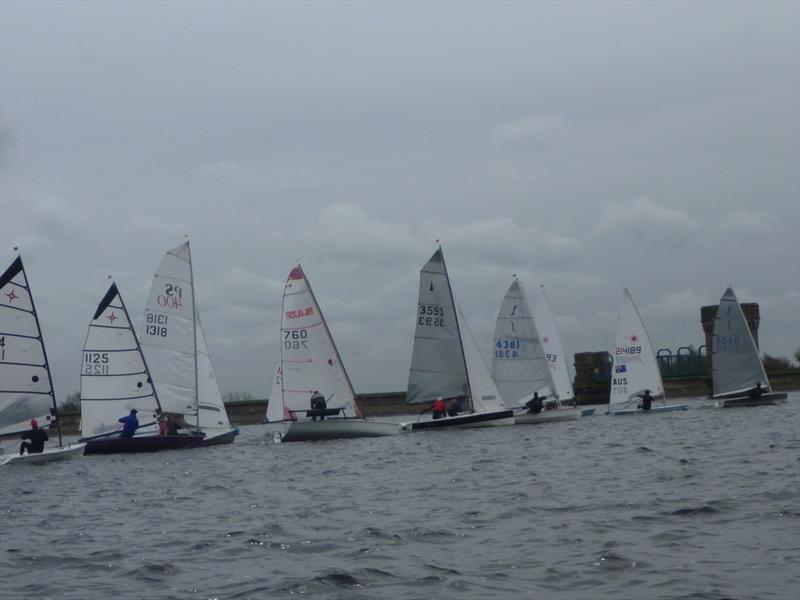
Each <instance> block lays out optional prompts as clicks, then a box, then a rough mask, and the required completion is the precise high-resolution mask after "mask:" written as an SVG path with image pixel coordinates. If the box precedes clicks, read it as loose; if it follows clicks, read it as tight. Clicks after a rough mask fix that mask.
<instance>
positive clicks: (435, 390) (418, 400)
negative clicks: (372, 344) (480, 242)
mask: <svg viewBox="0 0 800 600" xmlns="http://www.w3.org/2000/svg"><path fill="white" fill-rule="evenodd" d="M437 399H442V400H444V401H446V402H447V401H450V402H451V403H460V404H462V407H463V408H469V409H470V410H469V412H466V413H464V414H458V415H454V416H446V417H443V418H439V419H433V418H428V419H424V420H423V419H422V413H420V418H419V420H417V421H414V422H409V423H403V425H402V426H403V429H406V430H409V431H417V430H420V429H439V428H444V427H486V426H492V425H511V424H513V423H514V411H513V410H511V409H508V408H506V407H505V405H504V404H503V398H502V396H501V395H500V392H499V391H498V389H497V386H496V385H495V383H494V381H493V380H492V377H491V375H490V374H489V370H488V369H487V368H486V363H484V362H483V357H482V356H481V354H480V351H479V350H478V346H477V344H476V343H475V339H474V338H473V337H472V332H471V331H470V329H469V326H468V325H467V321H466V319H465V318H464V315H463V313H462V312H461V308H460V307H457V306H456V303H455V301H454V299H453V293H452V290H451V288H450V279H449V277H448V275H447V266H446V265H445V262H444V255H443V253H442V248H441V246H440V247H439V248H438V249H437V250H436V252H434V253H433V256H432V257H431V258H430V260H429V261H428V262H427V263H426V264H425V266H424V267H423V268H422V270H421V271H420V281H419V302H418V306H417V326H416V332H415V335H414V349H413V351H412V354H411V371H410V373H409V378H408V391H407V393H406V402H407V403H408V404H411V405H418V404H428V405H430V404H431V403H432V402H433V401H434V400H437ZM464 404H466V405H467V406H466V407H465V406H463V405H464ZM423 412H426V411H423Z"/></svg>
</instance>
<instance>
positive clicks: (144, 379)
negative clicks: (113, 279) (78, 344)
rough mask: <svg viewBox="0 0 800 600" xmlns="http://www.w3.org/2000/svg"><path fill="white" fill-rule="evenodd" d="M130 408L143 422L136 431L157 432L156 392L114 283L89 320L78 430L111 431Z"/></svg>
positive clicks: (84, 432)
mask: <svg viewBox="0 0 800 600" xmlns="http://www.w3.org/2000/svg"><path fill="white" fill-rule="evenodd" d="M132 408H135V409H136V410H137V411H138V413H139V414H138V417H139V422H140V423H141V426H142V428H141V429H139V430H137V433H141V432H147V431H151V432H155V426H154V424H155V422H156V421H157V419H158V415H159V413H160V405H159V402H158V396H157V395H156V391H155V388H154V387H153V382H152V379H151V378H150V373H149V372H148V369H147V363H146V362H145V359H144V356H143V354H142V348H141V346H140V345H139V340H138V339H137V337H136V332H135V331H134V329H133V326H132V325H131V322H130V317H129V315H128V310H127V309H126V308H125V303H124V302H123V301H122V296H120V294H119V290H118V289H117V285H116V284H115V283H112V284H111V287H109V289H108V292H106V294H105V296H103V299H102V300H101V301H100V303H99V304H98V306H97V310H96V311H95V313H94V316H93V317H92V320H91V321H90V322H89V330H88V331H87V333H86V341H85V343H84V345H83V362H82V363H81V435H82V436H83V437H91V436H95V435H98V434H103V433H110V432H113V431H115V430H116V429H117V428H119V426H120V425H119V423H118V422H117V420H118V419H119V418H120V417H124V416H126V415H127V414H128V413H129V412H130V410H131V409H132ZM148 425H149V426H150V427H149V428H148V427H146V426H148Z"/></svg>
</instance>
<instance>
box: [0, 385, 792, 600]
mask: <svg viewBox="0 0 800 600" xmlns="http://www.w3.org/2000/svg"><path fill="white" fill-rule="evenodd" d="M702 404H703V402H699V401H698V402H693V403H692V405H691V410H689V411H686V412H679V413H665V414H659V415H656V414H653V415H646V416H644V415H643V416H638V415H637V416H631V417H607V416H603V415H598V416H594V417H588V418H584V419H581V420H580V421H576V422H573V423H554V424H548V425H542V426H515V427H498V428H492V429H484V430H478V429H475V430H463V431H430V432H423V433H414V434H407V435H402V436H396V437H392V438H378V439H358V440H341V441H335V442H320V443H313V444H312V443H294V444H279V445H274V444H273V443H272V439H271V436H270V435H268V434H267V431H266V428H265V427H264V426H255V425H253V426H247V427H243V428H242V435H241V436H240V438H239V439H238V440H237V442H236V444H234V445H232V446H224V447H216V448H208V449H195V450H182V451H181V450H178V451H173V452H162V453H157V454H150V455H127V456H124V455H119V456H90V457H84V458H81V459H78V460H75V461H71V462H64V463H61V464H58V463H52V464H49V465H45V466H38V467H37V466H33V465H30V466H18V467H5V468H4V470H3V471H2V472H0V478H1V479H2V483H1V484H0V510H1V511H2V512H1V513H0V534H1V537H0V575H1V576H2V578H1V579H0V592H1V593H0V597H2V598H3V600H7V599H9V598H34V597H37V598H111V597H116V598H155V597H174V598H267V597H269V598H276V597H288V596H293V595H303V594H305V595H309V596H313V597H314V598H359V599H360V598H555V599H558V598H564V599H570V600H572V599H580V598H587V599H592V600H595V599H602V598H615V599H618V598H632V599H642V598H645V599H651V598H652V599H658V598H692V599H715V598H753V597H758V598H763V599H769V598H776V599H786V598H797V597H798V596H799V595H800V394H797V393H793V394H792V395H791V396H790V401H789V402H787V403H786V404H784V405H782V406H778V407H765V408H740V409H730V410H713V409H706V408H702Z"/></svg>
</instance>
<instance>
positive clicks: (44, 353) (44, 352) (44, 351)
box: [17, 254, 64, 448]
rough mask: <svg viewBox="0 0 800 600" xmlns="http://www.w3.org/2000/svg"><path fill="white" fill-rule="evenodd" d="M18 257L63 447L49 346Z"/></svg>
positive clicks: (23, 268)
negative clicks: (46, 343) (43, 335)
mask: <svg viewBox="0 0 800 600" xmlns="http://www.w3.org/2000/svg"><path fill="white" fill-rule="evenodd" d="M17 258H18V259H19V266H20V269H21V270H22V275H23V276H24V277H25V285H26V286H27V287H28V297H29V298H30V300H31V311H32V312H33V318H34V319H35V320H36V329H37V330H38V331H39V338H38V339H39V343H40V344H41V346H42V356H43V357H44V368H45V369H47V378H48V379H49V380H50V392H49V393H50V398H51V399H52V401H53V409H52V410H53V416H54V417H55V418H56V429H57V430H58V446H59V448H61V447H62V446H63V445H64V442H63V439H62V435H61V419H59V418H58V405H57V404H56V393H55V390H54V389H53V375H52V373H50V360H49V359H48V358H47V348H46V347H45V344H44V339H43V337H42V328H41V326H40V325H39V313H37V312H36V305H35V304H34V303H33V294H32V293H31V283H30V281H28V274H27V273H26V272H25V265H23V264H22V257H21V256H20V255H19V254H17Z"/></svg>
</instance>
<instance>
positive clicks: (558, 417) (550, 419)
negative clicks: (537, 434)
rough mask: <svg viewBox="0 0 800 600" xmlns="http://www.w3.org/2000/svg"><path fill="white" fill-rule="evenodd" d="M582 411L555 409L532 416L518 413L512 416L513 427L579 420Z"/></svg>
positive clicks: (578, 409) (577, 409)
mask: <svg viewBox="0 0 800 600" xmlns="http://www.w3.org/2000/svg"><path fill="white" fill-rule="evenodd" d="M581 415H582V411H581V409H580V408H557V409H550V410H543V411H541V412H540V413H537V414H533V413H529V412H527V411H526V412H519V413H515V414H514V424H515V425H533V424H536V423H555V422H557V421H574V420H576V419H580V418H581Z"/></svg>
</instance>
